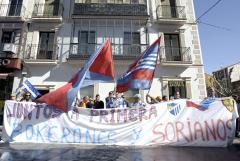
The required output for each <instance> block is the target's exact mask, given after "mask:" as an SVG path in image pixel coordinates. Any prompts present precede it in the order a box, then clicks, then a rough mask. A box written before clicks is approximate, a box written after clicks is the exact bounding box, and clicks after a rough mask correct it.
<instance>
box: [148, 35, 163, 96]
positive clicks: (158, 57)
mask: <svg viewBox="0 0 240 161" xmlns="http://www.w3.org/2000/svg"><path fill="white" fill-rule="evenodd" d="M161 36H162V34H161V35H160V37H158V39H160V42H161ZM160 42H159V48H158V54H157V59H156V65H155V69H154V75H155V70H156V68H157V64H158V60H159V59H160V56H159V54H160ZM154 75H153V78H154ZM152 83H153V79H152V81H151V85H150V88H149V90H148V92H147V95H149V93H150V90H151V88H152Z"/></svg>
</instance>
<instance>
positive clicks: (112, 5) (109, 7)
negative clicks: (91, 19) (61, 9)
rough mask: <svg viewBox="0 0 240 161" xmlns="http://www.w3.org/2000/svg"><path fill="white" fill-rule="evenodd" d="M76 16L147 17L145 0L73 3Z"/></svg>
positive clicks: (95, 0) (96, 0)
mask: <svg viewBox="0 0 240 161" xmlns="http://www.w3.org/2000/svg"><path fill="white" fill-rule="evenodd" d="M77 16H141V17H148V13H147V3H146V1H145V0H126V1H122V0H105V1H104V0H103V1H99V0H94V1H91V2H81V3H75V4H74V11H73V17H77Z"/></svg>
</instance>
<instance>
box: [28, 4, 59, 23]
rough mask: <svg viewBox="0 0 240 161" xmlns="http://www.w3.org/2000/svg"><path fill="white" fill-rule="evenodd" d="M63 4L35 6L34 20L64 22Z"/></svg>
mask: <svg viewBox="0 0 240 161" xmlns="http://www.w3.org/2000/svg"><path fill="white" fill-rule="evenodd" d="M62 14H63V5H62V4H35V5H34V9H33V14H32V18H33V20H35V21H51V22H52V21H54V20H55V21H57V22H61V21H62Z"/></svg>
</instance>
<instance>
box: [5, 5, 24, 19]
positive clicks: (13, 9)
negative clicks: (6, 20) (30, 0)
mask: <svg viewBox="0 0 240 161" xmlns="http://www.w3.org/2000/svg"><path fill="white" fill-rule="evenodd" d="M26 13H27V12H26V8H25V7H24V6H23V5H22V4H19V5H11V4H0V17H13V16H17V17H25V16H26Z"/></svg>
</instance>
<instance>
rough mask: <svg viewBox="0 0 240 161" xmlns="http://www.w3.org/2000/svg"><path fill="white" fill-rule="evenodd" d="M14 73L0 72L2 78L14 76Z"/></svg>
mask: <svg viewBox="0 0 240 161" xmlns="http://www.w3.org/2000/svg"><path fill="white" fill-rule="evenodd" d="M12 76H13V73H0V79H7V77H12Z"/></svg>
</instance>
